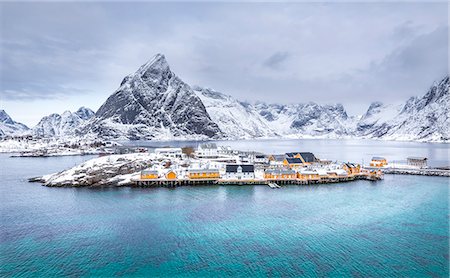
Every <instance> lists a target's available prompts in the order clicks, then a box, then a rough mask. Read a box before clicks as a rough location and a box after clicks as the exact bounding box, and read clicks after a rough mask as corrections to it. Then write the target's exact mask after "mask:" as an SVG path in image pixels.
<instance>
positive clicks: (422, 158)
mask: <svg viewBox="0 0 450 278" xmlns="http://www.w3.org/2000/svg"><path fill="white" fill-rule="evenodd" d="M406 159H408V160H428V158H426V157H420V156H410V157H407V158H406Z"/></svg>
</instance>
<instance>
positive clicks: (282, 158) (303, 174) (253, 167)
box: [29, 143, 383, 188]
mask: <svg viewBox="0 0 450 278" xmlns="http://www.w3.org/2000/svg"><path fill="white" fill-rule="evenodd" d="M136 150H137V151H138V152H137V153H129V154H116V155H106V156H100V157H98V158H94V159H91V160H89V161H87V162H84V163H82V164H80V165H78V166H75V167H73V168H71V169H68V170H65V171H62V172H59V173H54V174H49V175H45V176H42V177H35V178H30V179H29V181H30V182H41V183H42V184H43V185H45V186H51V187H52V186H56V187H60V186H71V187H83V186H140V187H142V186H168V187H174V186H183V185H214V184H216V185H217V184H218V185H247V184H248V185H268V186H270V187H271V188H279V187H280V185H286V184H292V185H309V184H321V183H336V182H348V181H354V180H361V179H362V180H370V181H376V180H380V179H382V178H383V173H382V171H381V170H380V169H379V168H377V169H367V168H365V167H362V166H361V165H360V164H356V163H350V162H345V163H343V162H342V163H341V162H336V161H335V162H333V161H330V160H324V159H319V158H317V157H316V156H315V155H314V154H313V153H311V152H289V153H285V154H263V153H258V152H251V151H238V150H233V149H231V148H230V147H225V146H217V144H215V143H205V144H200V145H199V146H198V148H197V149H195V150H194V149H193V148H192V147H186V148H156V149H154V151H153V152H149V151H148V150H147V149H145V148H137V149H136Z"/></svg>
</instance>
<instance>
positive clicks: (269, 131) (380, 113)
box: [0, 54, 450, 142]
mask: <svg viewBox="0 0 450 278" xmlns="http://www.w3.org/2000/svg"><path fill="white" fill-rule="evenodd" d="M449 87H450V82H449V77H448V76H447V77H445V78H444V79H442V80H441V81H440V82H439V83H435V84H433V85H432V87H431V88H430V89H429V91H428V92H427V93H426V94H425V95H424V96H423V97H412V98H410V99H409V100H408V101H407V102H406V103H405V104H404V105H400V106H395V105H390V104H383V103H380V102H374V103H372V104H371V105H370V106H369V108H368V110H367V112H366V113H365V114H364V115H363V116H362V117H355V116H348V115H347V112H346V111H345V108H344V107H343V106H342V105H341V104H336V105H319V104H317V103H313V102H310V103H300V104H289V105H279V104H267V103H256V104H249V103H246V102H241V101H239V100H236V99H234V98H233V97H231V96H229V95H226V94H223V93H220V92H217V91H214V90H212V89H209V88H203V87H199V86H190V85H188V84H186V83H185V82H183V81H182V80H181V79H180V78H179V77H178V76H176V75H175V73H173V72H172V71H171V70H170V67H169V64H168V63H167V61H166V59H165V57H164V55H161V54H158V55H156V56H155V57H154V58H153V59H151V60H150V61H149V62H147V63H146V64H144V65H143V66H141V67H140V68H139V69H138V70H137V71H136V72H135V73H134V74H131V75H129V76H127V77H125V78H124V79H123V81H122V83H121V84H120V87H119V88H118V89H117V90H116V92H114V93H113V94H112V95H111V96H110V97H109V98H108V99H107V100H106V102H105V103H104V104H103V105H102V106H101V107H100V108H99V110H98V111H97V112H96V113H95V114H94V112H93V111H92V110H90V109H88V108H83V107H82V108H80V109H79V110H78V111H77V112H75V113H71V112H69V111H66V112H64V113H63V114H61V115H58V114H51V115H49V116H47V117H44V118H43V119H42V120H41V121H40V122H39V124H38V125H37V126H36V127H34V128H33V129H31V130H30V129H28V128H27V127H26V126H25V125H23V124H20V123H17V122H14V121H13V120H12V119H11V118H10V117H9V116H8V115H7V114H6V112H5V111H3V110H1V112H0V124H1V125H0V136H7V135H14V134H24V133H25V134H27V133H30V134H32V135H34V136H37V137H64V136H70V137H73V136H79V137H93V138H95V137H100V138H104V139H122V140H123V139H130V140H134V139H148V140H155V139H156V140H171V139H180V140H181V139H194V140H195V139H225V138H227V139H243V138H248V139H249V138H269V137H285V138H373V139H385V140H413V141H429V142H448V141H449V139H450V128H449V126H450V123H449V118H450V95H449Z"/></svg>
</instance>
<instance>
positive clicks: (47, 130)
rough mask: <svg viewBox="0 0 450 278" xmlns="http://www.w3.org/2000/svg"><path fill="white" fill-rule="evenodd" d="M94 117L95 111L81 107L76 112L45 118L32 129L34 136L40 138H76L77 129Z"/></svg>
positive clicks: (51, 115)
mask: <svg viewBox="0 0 450 278" xmlns="http://www.w3.org/2000/svg"><path fill="white" fill-rule="evenodd" d="M93 116H94V111H92V110H91V109H89V108H85V107H81V108H80V109H78V110H77V111H76V112H74V113H72V112H70V111H65V112H64V113H62V114H61V115H60V114H56V113H54V114H50V115H49V116H45V117H43V118H42V119H41V120H40V121H39V123H38V124H37V125H36V126H35V127H34V128H33V129H32V134H33V135H34V136H36V137H39V138H58V137H68V136H74V135H75V134H76V131H77V129H78V128H79V127H80V126H81V125H83V124H84V123H85V122H86V121H88V120H89V119H91V118H92V117H93Z"/></svg>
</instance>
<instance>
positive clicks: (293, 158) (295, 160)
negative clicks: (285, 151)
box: [286, 157, 303, 164]
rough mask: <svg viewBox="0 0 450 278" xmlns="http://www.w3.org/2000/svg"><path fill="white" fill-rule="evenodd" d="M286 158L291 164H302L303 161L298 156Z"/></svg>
mask: <svg viewBox="0 0 450 278" xmlns="http://www.w3.org/2000/svg"><path fill="white" fill-rule="evenodd" d="M286 160H287V162H288V163H289V164H302V163H303V161H302V160H301V159H300V158H296V157H287V158H286Z"/></svg>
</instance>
